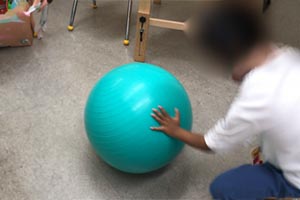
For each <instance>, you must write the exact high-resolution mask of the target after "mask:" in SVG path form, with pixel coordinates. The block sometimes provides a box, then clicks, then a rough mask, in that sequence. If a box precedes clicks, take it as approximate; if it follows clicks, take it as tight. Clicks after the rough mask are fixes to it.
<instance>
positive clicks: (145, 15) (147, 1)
mask: <svg viewBox="0 0 300 200" xmlns="http://www.w3.org/2000/svg"><path fill="white" fill-rule="evenodd" d="M246 1H247V2H246ZM153 2H154V3H156V4H161V0H153ZM245 3H249V6H254V8H255V9H258V11H259V12H264V11H266V10H267V8H268V6H269V5H270V4H271V0H251V2H250V1H248V0H245ZM150 16H151V0H140V1H139V8H138V15H137V25H136V40H135V41H136V43H135V52H134V60H135V61H139V62H144V61H145V54H146V48H147V40H148V34H149V26H156V27H161V28H167V29H174V30H181V31H183V30H184V29H185V26H186V25H185V22H178V21H171V20H165V19H158V18H153V17H150Z"/></svg>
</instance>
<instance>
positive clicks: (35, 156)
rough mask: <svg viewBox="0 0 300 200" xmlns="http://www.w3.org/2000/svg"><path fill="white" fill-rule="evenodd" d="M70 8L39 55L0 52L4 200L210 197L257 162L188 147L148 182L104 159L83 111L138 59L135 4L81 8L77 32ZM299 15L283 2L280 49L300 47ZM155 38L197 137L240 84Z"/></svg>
mask: <svg viewBox="0 0 300 200" xmlns="http://www.w3.org/2000/svg"><path fill="white" fill-rule="evenodd" d="M194 4H195V2H188V3H186V2H185V3H182V2H179V1H176V2H175V1H167V2H164V3H163V4H162V6H161V7H158V6H155V7H154V15H156V16H160V17H166V18H172V19H178V20H184V19H186V18H187V17H188V16H189V13H190V10H192V9H193V8H194ZM70 7H71V1H64V0H56V1H54V3H53V5H51V10H50V11H51V12H50V16H49V24H48V32H47V33H46V36H45V38H44V39H43V40H41V41H38V40H35V42H34V45H33V46H32V47H27V48H3V49H0V100H1V103H0V199H1V200H14V199H26V200H27V199H28V200H29V199H32V200H40V199H55V200H60V199H64V200H68V199H210V196H209V193H208V186H209V183H210V181H211V180H212V179H213V178H214V177H215V176H216V175H217V174H218V173H220V172H222V171H224V170H226V169H229V168H231V167H234V166H237V165H239V164H242V163H245V162H249V161H250V159H249V152H248V149H241V150H238V151H236V152H233V153H231V154H227V155H206V154H204V153H201V152H198V151H196V150H194V149H192V148H189V147H186V148H185V149H184V151H183V152H182V154H181V155H180V156H179V157H178V158H177V159H176V160H175V161H174V162H173V163H172V164H171V165H169V166H168V167H166V168H164V169H162V170H160V171H158V172H154V173H151V174H146V175H130V174H124V173H121V172H118V171H116V170H114V169H112V168H110V167H109V166H107V165H106V164H105V163H104V162H103V161H101V160H100V159H99V158H98V157H97V156H96V155H95V153H94V152H93V150H92V149H91V147H90V145H89V142H88V140H87V137H86V134H85V131H84V125H83V109H84V106H85V101H86V99H87V96H88V94H89V91H90V89H91V88H92V86H93V85H94V83H95V82H96V81H97V80H98V79H99V78H100V77H101V76H102V75H103V74H104V73H105V72H107V71H109V70H110V69H112V68H113V67H116V66H118V65H121V64H124V63H128V62H131V61H133V60H132V56H133V55H132V53H133V45H131V46H130V47H128V48H126V47H124V46H123V45H122V40H123V32H124V20H125V16H126V14H125V10H126V2H125V1H122V2H120V1H101V2H100V1H99V8H98V9H97V10H92V9H91V8H90V7H89V4H88V2H87V1H84V0H81V1H79V7H78V13H77V16H76V22H75V23H76V29H75V30H74V32H72V33H69V32H68V31H66V26H67V23H68V19H69V11H70ZM135 10H136V5H135V6H134V11H135ZM299 10H300V0H285V1H282V0H281V1H280V0H274V3H273V5H272V7H271V9H270V10H269V12H268V13H267V14H266V17H269V18H270V19H271V25H272V27H273V32H274V36H275V38H276V39H277V40H278V41H280V42H284V43H288V44H290V45H293V46H300V37H299V34H300V17H299ZM133 19H135V15H134V16H133ZM134 22H135V20H133V22H132V25H133V26H132V32H133V33H134V28H135V26H134ZM151 30H152V31H151V34H150V43H149V49H148V50H149V51H148V54H147V61H148V62H150V63H153V64H157V65H160V66H162V67H163V68H165V69H167V70H169V71H170V72H172V73H173V74H174V75H176V76H177V77H178V79H179V80H180V81H181V82H182V83H183V84H184V86H185V87H186V89H187V91H188V93H189V95H190V98H191V101H192V105H193V111H194V126H193V129H194V130H195V131H199V130H201V131H202V132H205V131H207V130H208V128H209V127H211V126H212V125H213V124H214V123H215V122H216V120H217V119H218V118H220V117H222V116H223V115H224V113H225V112H226V110H227V109H228V106H229V105H230V102H231V100H232V98H233V97H234V95H235V93H236V91H237V85H236V84H235V83H233V82H231V80H230V74H229V72H227V71H225V70H214V69H217V67H216V66H213V65H212V64H211V63H209V62H206V61H205V58H203V57H201V55H197V54H196V53H195V51H194V49H193V48H192V47H191V45H190V44H189V43H188V41H187V39H186V38H185V37H184V35H183V33H181V32H177V31H169V30H162V29H158V28H151ZM132 38H133V35H132Z"/></svg>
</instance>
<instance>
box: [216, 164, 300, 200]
mask: <svg viewBox="0 0 300 200" xmlns="http://www.w3.org/2000/svg"><path fill="white" fill-rule="evenodd" d="M210 192H211V195H212V197H213V199H220V200H227V199H230V200H232V199H239V200H252V199H253V200H254V199H264V198H268V197H277V198H284V197H300V190H298V189H297V188H295V187H293V186H292V185H291V184H289V183H288V182H287V181H286V180H285V178H284V177H283V174H282V172H281V171H280V170H277V169H276V168H275V167H273V166H272V165H271V164H269V163H265V164H262V165H243V166H241V167H238V168H235V169H232V170H229V171H227V172H225V173H223V174H221V175H219V176H218V177H216V179H215V180H214V181H213V182H212V184H211V185H210Z"/></svg>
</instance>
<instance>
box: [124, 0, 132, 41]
mask: <svg viewBox="0 0 300 200" xmlns="http://www.w3.org/2000/svg"><path fill="white" fill-rule="evenodd" d="M131 11H132V0H128V5H127V17H126V28H125V39H124V41H123V44H124V45H126V46H127V45H129V34H130V21H131Z"/></svg>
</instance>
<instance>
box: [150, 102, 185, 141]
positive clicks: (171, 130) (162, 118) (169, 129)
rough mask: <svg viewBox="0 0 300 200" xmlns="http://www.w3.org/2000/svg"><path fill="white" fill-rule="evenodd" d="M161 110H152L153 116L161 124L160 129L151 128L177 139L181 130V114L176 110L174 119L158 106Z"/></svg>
mask: <svg viewBox="0 0 300 200" xmlns="http://www.w3.org/2000/svg"><path fill="white" fill-rule="evenodd" d="M158 108H159V110H157V109H154V108H153V109H152V111H153V113H152V114H151V116H152V117H153V118H154V119H155V120H156V121H157V122H158V123H159V124H160V126H159V127H151V130H154V131H162V132H164V133H166V134H168V135H170V136H172V137H176V133H177V131H178V130H179V129H180V113H179V110H178V109H177V108H175V117H174V118H172V117H171V116H170V115H169V114H168V113H167V111H166V110H165V109H164V108H163V107H161V106H158Z"/></svg>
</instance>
